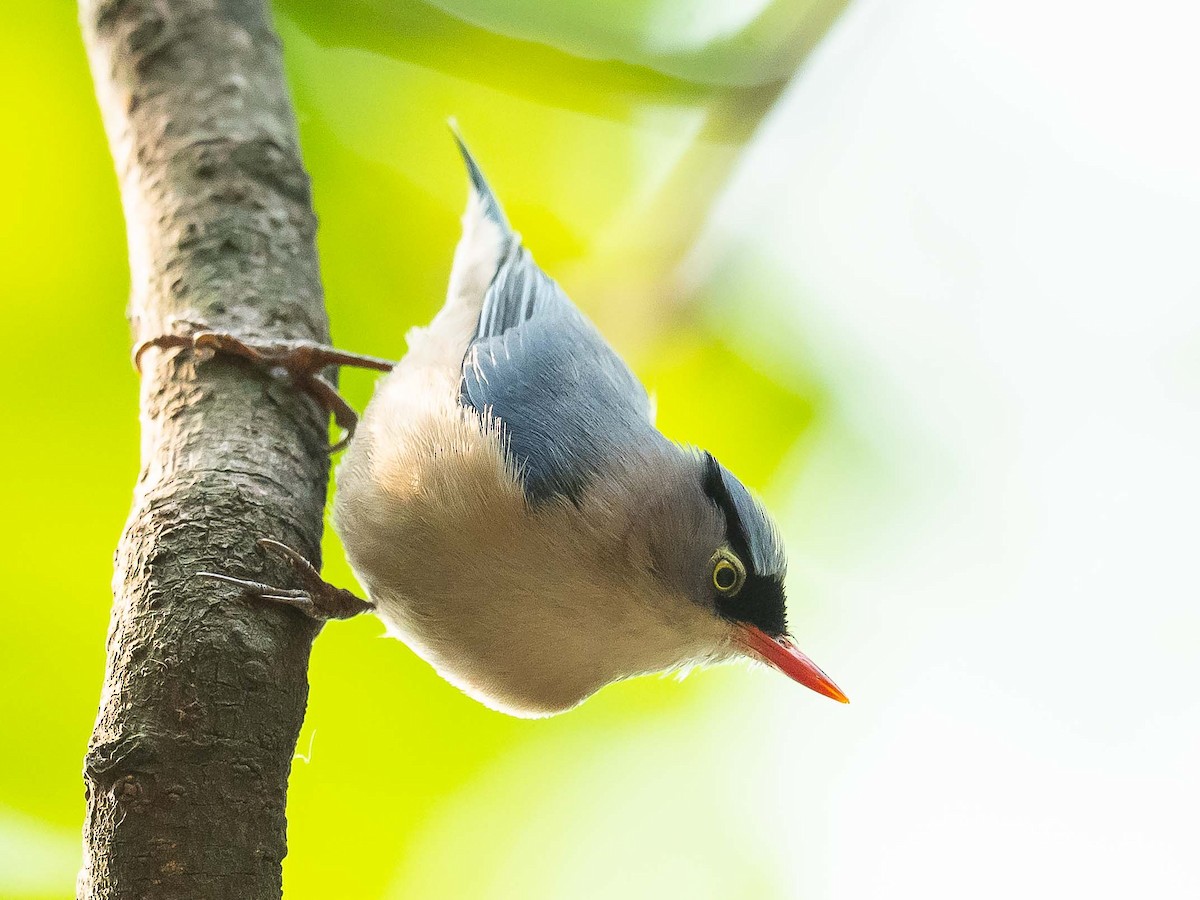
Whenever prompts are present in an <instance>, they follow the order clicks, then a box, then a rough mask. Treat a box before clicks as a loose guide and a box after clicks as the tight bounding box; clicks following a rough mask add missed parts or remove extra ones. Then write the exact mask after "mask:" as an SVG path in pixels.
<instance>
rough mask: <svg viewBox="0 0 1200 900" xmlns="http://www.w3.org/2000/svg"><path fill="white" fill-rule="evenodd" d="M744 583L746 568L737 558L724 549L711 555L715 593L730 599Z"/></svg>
mask: <svg viewBox="0 0 1200 900" xmlns="http://www.w3.org/2000/svg"><path fill="white" fill-rule="evenodd" d="M745 583H746V567H745V566H743V565H742V561H741V560H740V559H738V558H737V556H736V555H735V554H734V553H732V552H730V551H729V550H726V549H724V548H722V549H720V550H718V551H717V552H716V553H714V554H713V555H712V584H713V587H714V588H716V589H717V593H719V594H724V595H725V596H726V597H732V596H734V595H735V594H737V592H738V591H740V590H741V589H742V585H743V584H745Z"/></svg>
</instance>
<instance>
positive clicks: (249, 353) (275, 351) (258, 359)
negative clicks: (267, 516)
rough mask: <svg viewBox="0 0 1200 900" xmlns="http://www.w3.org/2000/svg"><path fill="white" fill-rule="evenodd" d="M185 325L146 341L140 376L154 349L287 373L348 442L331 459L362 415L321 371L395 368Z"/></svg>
mask: <svg viewBox="0 0 1200 900" xmlns="http://www.w3.org/2000/svg"><path fill="white" fill-rule="evenodd" d="M181 324H183V325H186V326H187V329H186V330H185V331H183V332H182V333H178V334H175V333H169V334H160V335H158V337H153V338H150V339H149V340H145V341H142V342H141V343H140V344H138V345H137V346H136V347H135V348H134V350H133V364H134V367H135V368H136V369H137V370H138V371H139V372H140V371H141V370H142V356H143V355H144V354H145V352H146V351H147V350H149V349H151V348H152V347H157V348H158V349H160V350H166V349H170V348H172V347H187V348H190V349H191V350H193V351H194V352H195V353H196V354H197V355H198V356H200V358H202V359H208V358H211V357H212V356H215V355H216V354H217V353H227V354H229V355H231V356H236V357H239V358H241V359H245V360H249V361H250V362H252V363H255V364H256V365H260V366H263V367H264V368H267V369H275V368H278V369H283V370H284V371H285V372H287V373H288V375H289V376H290V377H291V379H292V382H293V383H294V384H295V385H296V386H297V387H299V388H300V389H301V390H303V391H304V392H305V393H307V394H308V395H309V396H310V397H312V398H313V399H314V400H315V401H316V402H317V403H318V404H319V405H320V407H321V408H322V409H324V410H325V411H326V412H327V413H329V414H331V415H332V416H333V420H334V422H336V423H337V426H338V428H340V429H342V430H343V431H344V432H345V436H344V437H343V438H342V439H341V440H340V441H338V442H337V443H336V444H334V445H333V446H332V447H330V451H329V452H330V453H334V452H336V451H338V450H341V449H342V448H344V447H345V446H346V444H348V443H349V442H350V438H351V437H353V435H354V429H355V427H356V426H357V425H358V413H356V412H355V411H354V409H353V407H351V406H350V404H349V403H347V402H346V400H345V398H343V397H342V395H341V394H339V393H338V392H337V389H336V388H335V387H334V386H333V385H332V384H330V383H329V382H328V381H326V380H325V379H324V378H322V377H321V374H320V373H321V370H322V369H324V368H326V367H328V366H356V367H358V368H361V369H374V370H375V371H378V372H390V371H391V370H392V369H393V368H394V367H395V363H393V362H391V361H389V360H386V359H379V358H378V357H374V356H364V355H362V354H359V353H347V352H345V351H343V350H338V349H337V348H336V347H328V346H326V345H324V344H317V343H315V342H313V341H274V342H269V341H249V340H245V339H243V338H239V337H237V336H236V335H233V334H229V333H227V332H222V331H212V330H210V329H208V328H207V327H205V326H203V325H200V324H198V323H195V322H182V323H181Z"/></svg>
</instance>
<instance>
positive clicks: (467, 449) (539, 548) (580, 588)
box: [154, 135, 846, 717]
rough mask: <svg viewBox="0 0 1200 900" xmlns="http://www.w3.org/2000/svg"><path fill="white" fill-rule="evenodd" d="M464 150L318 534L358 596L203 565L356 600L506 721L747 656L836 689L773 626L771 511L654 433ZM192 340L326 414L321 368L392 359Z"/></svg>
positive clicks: (775, 558) (318, 596) (777, 564)
mask: <svg viewBox="0 0 1200 900" xmlns="http://www.w3.org/2000/svg"><path fill="white" fill-rule="evenodd" d="M456 138H457V135H456ZM459 147H460V149H461V151H462V155H463V158H464V159H465V161H466V165H467V170H468V173H469V175H470V182H471V193H470V198H469V200H468V203H467V209H466V212H465V214H464V216H463V232H462V238H461V240H460V241H459V244H458V248H457V250H456V252H455V256H454V266H453V270H452V272H451V276H450V286H449V291H448V295H447V298H446V303H445V305H444V306H443V308H442V309H441V311H440V312H439V313H438V314H437V316H436V317H435V318H434V319H433V321H432V322H431V323H430V324H429V325H428V326H427V327H425V328H416V329H413V330H412V331H410V332H409V334H408V353H407V355H406V356H405V357H404V358H403V360H402V361H401V362H400V363H398V364H396V365H395V366H394V368H392V369H391V371H390V373H389V374H387V375H385V376H384V377H382V378H381V379H380V380H379V382H378V384H377V386H376V389H375V394H374V397H373V398H372V400H371V402H370V404H369V405H368V406H367V409H366V411H365V412H364V414H363V416H362V420H361V422H359V423H358V426H357V429H356V431H355V432H354V437H353V439H352V440H351V441H350V443H349V446H348V449H347V451H346V455H345V459H344V461H343V462H342V464H341V466H340V467H339V469H338V472H337V493H336V496H335V500H334V507H333V523H334V527H335V529H336V530H337V533H338V535H339V536H340V537H341V540H342V543H343V545H344V546H345V549H346V553H347V555H348V558H349V561H350V564H351V566H352V568H353V570H354V572H355V574H356V575H357V577H358V579H359V582H360V583H361V584H362V586H363V587H364V588H365V589H366V592H367V594H368V596H369V598H370V602H369V603H367V602H365V601H360V600H358V599H357V598H355V597H354V596H353V595H351V594H349V593H348V592H346V591H339V590H338V589H336V588H332V587H330V586H328V585H325V584H324V582H322V581H321V580H320V578H319V576H317V574H316V573H315V571H313V570H312V569H311V568H310V567H309V568H308V570H307V572H306V573H305V575H304V588H303V589H300V590H279V589H273V588H271V587H269V586H267V585H263V584H260V583H256V582H247V581H242V580H239V579H231V578H228V577H227V576H217V577H220V578H221V579H222V580H225V581H232V582H234V583H236V584H239V585H240V586H242V587H243V588H244V589H246V590H248V591H250V592H252V593H256V594H258V595H259V596H262V597H266V598H269V599H275V600H280V601H283V602H287V603H291V604H292V605H295V606H298V607H299V608H301V609H304V610H305V611H306V612H308V613H309V614H311V615H315V616H318V617H324V618H330V617H346V616H348V615H352V614H354V613H357V612H360V611H364V610H367V609H370V610H372V611H373V612H374V613H375V614H376V615H377V616H379V618H380V619H382V620H383V621H384V623H385V624H386V625H387V628H388V631H389V632H390V633H391V634H393V635H394V636H396V637H398V638H400V639H401V640H402V641H404V642H405V643H406V644H408V646H409V647H411V648H412V649H413V650H414V651H415V652H416V653H417V654H419V655H420V656H421V657H422V658H423V659H425V660H426V661H428V662H429V663H430V664H431V665H432V666H433V667H434V668H435V669H436V670H437V671H438V672H439V673H440V674H441V675H442V676H443V677H444V678H446V679H447V680H448V681H450V682H451V683H452V684H454V685H456V686H458V687H459V688H461V689H462V690H463V691H465V692H466V693H467V694H469V695H470V696H472V697H474V698H476V699H477V700H479V701H480V702H482V703H484V704H486V705H487V706H489V707H492V708H493V709H497V710H500V711H502V712H506V713H510V714H512V715H515V716H524V717H536V716H548V715H553V714H555V713H559V712H562V711H564V710H567V709H570V708H571V707H573V706H575V705H577V704H578V703H580V702H581V701H583V700H584V699H585V698H587V697H588V696H590V695H591V694H592V693H594V692H595V691H596V690H598V689H599V688H601V687H603V686H604V685H606V684H609V683H611V682H614V681H617V680H620V679H624V678H628V677H630V676H634V675H639V674H643V673H650V672H660V671H664V670H672V669H677V668H684V667H688V666H691V665H695V664H707V663H716V662H721V661H725V660H729V659H733V658H738V657H746V656H749V657H752V658H756V659H759V660H762V661H765V662H766V663H768V664H770V665H771V666H773V667H774V668H776V669H778V670H779V671H781V672H783V673H784V674H786V675H788V676H789V677H791V678H792V679H794V680H796V681H798V682H800V683H801V684H803V685H805V686H807V687H809V688H812V689H813V690H814V691H817V692H819V693H821V694H824V695H826V696H828V697H832V698H834V699H836V700H840V701H842V702H846V697H845V695H844V694H843V693H842V692H841V691H840V690H839V689H838V688H837V686H836V685H835V684H834V683H833V682H832V681H831V680H830V679H829V678H828V677H827V676H826V675H825V674H824V673H823V672H822V671H821V670H820V669H819V668H818V667H817V666H816V665H815V664H814V663H813V662H812V661H811V660H809V659H808V657H807V656H805V655H804V654H803V653H801V652H800V650H799V649H797V647H796V646H795V644H794V643H793V641H792V638H791V637H790V636H789V634H788V628H787V620H786V614H785V607H784V572H785V568H786V559H785V554H784V549H783V546H782V544H781V542H780V539H779V535H778V533H777V531H776V528H775V525H774V523H773V522H772V520H771V518H770V516H769V515H768V514H767V512H766V510H765V509H764V508H763V506H762V505H761V504H760V502H759V501H758V500H757V499H756V498H755V497H754V496H753V495H752V494H751V493H750V492H749V491H748V490H747V489H746V488H745V487H744V486H743V485H742V483H741V482H740V481H738V479H737V478H735V477H734V476H733V475H732V474H731V473H730V472H729V470H728V469H726V468H725V467H724V466H722V465H721V464H720V463H719V462H717V460H716V459H715V458H714V457H713V456H712V455H711V454H709V453H707V452H704V451H700V450H695V449H692V448H690V447H683V446H679V445H678V444H675V443H673V442H672V441H670V440H668V439H667V438H665V437H664V436H663V435H662V433H661V432H659V431H658V429H657V428H656V427H655V425H654V421H653V412H652V408H651V403H650V401H649V398H648V397H647V394H646V391H645V390H644V389H643V387H642V386H641V384H640V383H639V382H638V380H637V378H636V377H635V376H634V375H633V373H632V372H631V371H630V370H629V368H628V366H627V365H626V364H625V363H624V361H622V359H621V358H620V357H619V356H618V355H617V353H616V352H615V351H614V350H613V348H612V347H611V346H610V345H609V344H608V342H607V341H606V340H605V339H604V337H603V336H602V335H601V334H600V332H599V331H598V330H597V329H596V327H595V326H594V325H593V324H592V323H591V322H590V321H589V320H588V319H587V318H586V317H585V316H584V315H583V314H582V313H581V312H580V311H579V310H578V309H577V308H576V307H575V305H574V304H573V303H572V302H571V300H570V299H568V298H567V296H566V295H565V294H564V293H563V291H562V290H561V289H560V288H559V286H558V285H557V284H556V283H555V282H554V281H553V280H551V279H550V278H549V277H548V276H547V275H546V274H545V273H544V272H543V271H542V270H541V269H540V268H539V267H538V266H537V264H536V263H535V262H534V261H533V258H532V257H531V256H530V254H529V251H528V250H526V249H525V247H524V246H523V245H522V242H521V238H520V237H519V235H517V234H516V233H515V232H514V231H513V229H512V228H511V227H510V226H509V223H508V220H507V219H506V218H505V215H504V212H503V211H502V209H501V207H500V204H499V202H498V201H497V199H496V196H495V195H494V194H493V193H492V191H491V189H490V188H489V187H488V184H487V182H486V181H485V180H484V177H483V175H482V173H481V172H480V169H479V167H478V166H477V165H476V163H475V160H474V159H473V158H472V156H471V154H470V153H469V152H468V151H467V149H466V147H465V146H464V145H463V144H462V142H461V140H459ZM189 340H192V341H193V342H194V343H195V344H196V345H205V344H207V345H208V346H209V347H211V348H214V349H217V350H227V351H230V352H236V353H241V354H242V355H245V356H250V357H251V358H257V359H259V360H260V361H265V362H269V363H271V364H276V365H283V366H285V367H287V368H290V369H291V370H292V372H293V374H294V375H296V376H297V377H298V378H299V379H301V380H303V381H304V383H305V384H306V385H307V386H308V387H310V388H316V389H317V391H316V393H317V395H318V397H319V398H321V399H324V400H326V401H327V402H329V403H330V405H331V406H333V407H334V409H335V412H341V413H342V415H340V416H339V421H345V420H349V421H352V414H351V413H350V412H349V411H348V410H347V409H346V408H345V407H344V404H343V405H342V406H341V407H339V406H338V403H339V402H340V401H339V400H338V399H337V398H336V395H335V394H334V392H333V391H332V389H331V388H329V387H328V385H326V384H325V383H324V382H321V381H320V380H319V376H317V375H316V374H315V373H316V372H317V367H318V365H320V366H323V365H328V364H351V365H367V366H371V367H373V368H380V369H385V368H389V364H387V363H386V362H383V361H380V360H372V359H369V358H364V357H358V356H356V355H354V354H347V353H342V352H340V351H336V350H332V349H330V348H319V347H314V346H308V347H306V348H304V349H305V350H306V351H307V352H308V356H306V357H304V360H307V362H304V361H301V362H297V357H296V353H297V352H298V350H297V348H295V347H289V348H282V349H281V348H278V347H277V348H264V347H262V346H258V347H254V346H253V345H247V344H246V343H245V342H242V341H239V340H237V339H236V338H233V337H231V336H229V335H216V334H213V333H211V332H208V333H204V334H200V335H193V336H191V338H189ZM154 343H158V344H159V345H169V344H170V343H171V340H170V339H168V340H165V341H164V340H158V341H155V342H154ZM264 545H265V546H268V547H269V548H271V549H273V550H275V551H277V552H279V553H282V554H284V555H286V556H288V557H289V558H291V559H292V561H293V562H294V563H295V564H296V565H297V566H298V567H299V568H300V569H301V570H304V569H305V568H306V565H307V564H306V563H305V562H304V561H303V560H302V559H301V558H299V557H298V554H295V553H294V551H290V550H288V549H287V548H285V547H283V546H282V545H279V544H276V543H274V542H270V541H265V542H264Z"/></svg>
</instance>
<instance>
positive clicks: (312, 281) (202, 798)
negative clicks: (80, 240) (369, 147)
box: [78, 0, 329, 898]
mask: <svg viewBox="0 0 1200 900" xmlns="http://www.w3.org/2000/svg"><path fill="white" fill-rule="evenodd" d="M80 8H81V15H82V24H83V30H84V36H85V41H86V44H87V49H88V53H89V57H90V59H91V65H92V72H93V76H94V78H95V81H96V88H97V93H98V96H99V100H100V105H101V108H102V111H103V115H104V122H105V126H106V128H107V131H108V136H109V141H110V144H111V146H112V151H113V156H114V158H115V161H116V167H117V172H118V176H119V178H120V183H121V195H122V200H123V204H124V208H125V217H126V223H127V228H128V236H129V256H130V267H131V276H132V299H131V304H130V317H131V320H132V324H133V328H134V332H135V339H136V340H139V341H140V340H145V339H147V338H150V337H154V336H155V335H157V334H160V333H162V332H165V331H169V330H171V327H172V323H173V320H175V319H184V320H189V321H198V322H202V323H204V324H205V325H207V326H210V327H212V328H214V329H219V330H223V331H231V332H234V333H237V334H239V335H244V336H247V337H251V338H256V339H263V340H284V339H310V340H317V341H321V342H328V339H329V335H328V326H327V320H326V316H325V310H324V303H323V298H322V292H321V285H320V278H319V273H318V267H317V259H316V251H315V248H314V245H313V237H314V233H315V228H316V220H315V218H314V216H313V212H312V208H311V202H310V195H309V182H308V176H307V174H306V173H305V171H304V168H303V166H302V164H301V161H300V155H299V149H298V145H297V138H296V129H295V123H294V116H293V113H292V109H291V105H290V101H289V99H288V94H287V88H286V84H285V81H284V77H283V71H282V65H281V60H280V48H279V41H278V39H277V37H276V36H275V33H274V31H273V28H272V26H271V22H270V17H269V13H268V11H267V9H266V0H81V4H80ZM144 362H145V372H144V376H143V379H142V386H141V418H142V429H143V431H142V454H141V455H142V471H141V475H140V478H139V480H138V483H137V486H136V489H135V495H134V503H133V509H132V512H131V513H130V517H129V521H128V524H127V525H126V528H125V532H124V534H123V535H122V538H121V543H120V546H119V548H118V551H117V558H116V571H115V575H114V585H113V588H114V602H113V615H112V624H111V629H110V632H109V637H108V663H107V670H106V673H105V681H104V690H103V694H102V696H101V700H100V710H99V715H98V717H97V720H96V726H95V730H94V732H93V734H92V738H91V741H90V743H89V747H88V751H87V757H86V760H85V765H84V777H85V782H86V786H87V822H86V825H85V828H84V864H83V869H82V871H81V872H80V876H79V885H78V893H79V896H80V897H87V898H116V897H121V898H125V897H138V898H145V897H151V898H158V897H170V898H192V897H196V898H199V897H204V898H213V897H237V898H267V897H279V896H280V864H281V861H282V859H283V856H284V854H285V852H286V843H285V819H284V805H285V797H286V791H287V779H288V772H289V770H290V767H291V760H292V755H293V752H294V748H295V744H296V738H297V735H298V733H299V730H300V725H301V722H302V720H303V716H304V707H305V702H306V700H307V694H308V685H307V680H306V670H307V665H308V656H309V650H310V647H311V644H312V640H313V638H314V636H315V634H316V626H315V625H314V624H313V623H312V622H311V621H310V620H308V619H307V618H306V617H305V616H304V615H302V614H301V613H299V612H296V611H294V610H290V609H286V608H283V607H273V606H265V605H254V604H251V603H247V602H245V601H242V600H240V599H238V598H237V596H236V594H235V592H231V591H230V590H229V589H228V588H225V587H222V586H220V585H219V584H217V583H215V582H213V581H206V580H203V579H199V578H195V577H193V576H194V573H196V572H199V571H202V570H216V571H222V572H228V573H230V574H234V575H243V576H246V577H254V578H257V579H260V580H269V581H271V582H272V583H276V584H281V585H282V584H291V583H292V582H293V581H294V578H295V576H294V574H293V573H292V572H291V571H290V570H289V569H287V568H286V567H284V566H282V565H280V564H277V563H274V562H272V563H270V564H267V563H266V561H265V558H264V557H263V556H262V554H261V551H260V550H259V549H258V547H257V546H256V544H255V541H256V539H257V538H259V537H262V536H269V537H272V538H277V539H279V540H281V541H284V542H286V543H287V544H289V545H290V546H293V547H296V548H297V549H299V550H300V551H301V552H302V553H304V554H305V556H306V557H307V558H309V559H311V560H313V561H314V562H316V561H318V560H319V555H318V554H319V542H320V535H321V523H322V512H323V509H324V503H325V492H326V485H327V479H328V468H329V461H328V456H327V453H326V443H327V424H326V417H325V415H324V414H322V413H321V412H320V411H319V410H318V409H317V408H316V406H315V404H313V402H312V401H311V400H310V399H308V398H307V397H306V396H304V395H302V394H300V393H299V392H297V391H295V390H293V389H292V388H291V387H290V386H289V385H288V384H287V383H286V382H283V381H280V380H275V379H272V378H271V377H269V376H268V375H267V374H266V373H263V372H261V371H259V370H256V369H254V368H252V367H250V366H248V365H246V364H244V363H241V362H238V361H236V360H230V359H226V358H224V357H220V356H218V357H216V358H213V359H211V360H207V361H203V360H199V359H197V358H196V356H195V355H193V354H191V353H190V352H187V351H178V350H172V351H159V350H151V351H150V352H148V353H146V354H145V358H144ZM85 453H86V450H85ZM264 569H265V570H266V571H265V572H264Z"/></svg>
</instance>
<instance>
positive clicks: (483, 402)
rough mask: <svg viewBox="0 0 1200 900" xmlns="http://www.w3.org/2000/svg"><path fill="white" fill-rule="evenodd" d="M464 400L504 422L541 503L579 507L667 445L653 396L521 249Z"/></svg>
mask: <svg viewBox="0 0 1200 900" xmlns="http://www.w3.org/2000/svg"><path fill="white" fill-rule="evenodd" d="M461 400H462V402H463V404H464V405H468V406H471V407H474V408H475V409H476V410H479V411H480V412H481V413H483V414H485V415H486V414H488V413H489V412H490V414H491V415H493V416H495V417H496V418H497V419H498V420H499V421H500V423H501V426H502V429H503V432H504V435H505V438H506V440H507V442H508V449H509V452H510V453H511V454H512V457H513V459H514V460H515V461H516V463H517V465H518V467H519V469H520V471H521V474H522V483H523V486H524V490H525V495H526V496H527V497H529V498H530V500H532V501H534V502H539V501H542V500H547V499H550V498H552V497H554V496H564V497H567V498H569V499H571V500H572V501H578V500H579V497H580V495H581V492H582V491H583V490H584V489H585V488H586V486H587V484H588V482H589V481H590V480H591V479H592V478H593V477H594V476H595V474H596V473H597V472H600V471H603V470H604V467H605V464H606V462H611V461H615V460H616V459H619V458H620V457H621V455H622V454H623V453H627V452H628V451H629V449H630V448H631V447H633V446H637V443H636V442H639V441H645V440H653V439H655V438H657V436H658V434H657V432H656V431H655V429H654V426H653V425H652V424H651V421H650V401H649V398H648V397H647V396H646V391H645V389H644V388H643V387H642V385H641V384H640V383H639V382H638V380H637V378H636V377H635V376H634V374H633V373H632V372H631V371H630V370H629V367H628V366H626V365H625V363H624V361H623V360H622V359H621V358H620V357H619V356H617V354H616V351H614V350H613V349H612V347H610V346H609V345H608V342H607V341H605V339H604V337H603V336H602V335H601V334H600V332H599V331H597V330H596V327H595V326H594V325H593V324H592V323H591V322H589V321H588V320H587V318H585V317H584V315H583V314H582V313H581V312H580V311H579V310H578V309H576V307H575V305H574V304H573V303H572V302H571V301H570V299H569V298H568V297H567V296H566V294H564V293H563V292H562V289H561V288H560V287H559V286H558V285H557V284H556V283H555V282H554V281H553V280H552V279H550V278H549V277H548V276H547V275H546V274H545V273H544V272H542V270H541V269H539V268H538V266H537V264H536V263H534V261H533V259H532V258H531V257H530V255H529V253H528V252H527V251H526V250H525V249H524V248H523V247H521V246H520V244H519V242H518V241H517V240H513V241H512V242H511V243H510V246H509V250H508V253H507V255H506V257H505V259H504V260H503V262H501V264H500V266H499V268H498V269H497V271H496V276H495V278H494V279H493V280H492V284H491V287H490V288H489V289H488V293H487V296H486V298H485V299H484V303H483V309H482V311H481V313H480V316H479V325H478V328H477V330H476V334H475V339H474V341H473V342H472V343H471V346H470V348H469V349H468V350H467V354H466V357H465V358H464V360H463V380H462V391H461Z"/></svg>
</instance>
